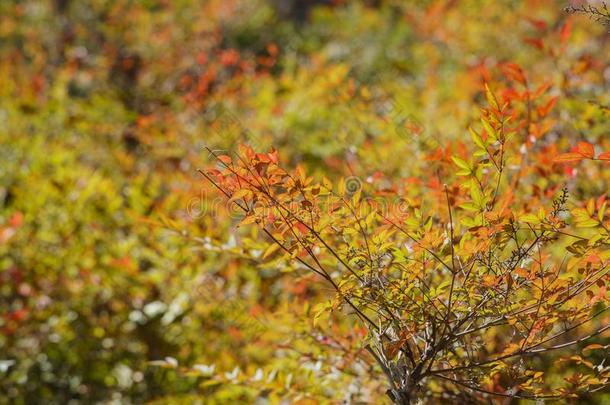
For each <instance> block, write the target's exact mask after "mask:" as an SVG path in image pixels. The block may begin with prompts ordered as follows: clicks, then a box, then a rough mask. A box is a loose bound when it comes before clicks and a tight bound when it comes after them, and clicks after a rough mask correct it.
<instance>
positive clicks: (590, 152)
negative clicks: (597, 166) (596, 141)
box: [576, 142, 595, 159]
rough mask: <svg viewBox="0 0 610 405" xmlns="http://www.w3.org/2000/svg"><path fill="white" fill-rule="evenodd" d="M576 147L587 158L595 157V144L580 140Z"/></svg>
mask: <svg viewBox="0 0 610 405" xmlns="http://www.w3.org/2000/svg"><path fill="white" fill-rule="evenodd" d="M576 149H577V151H578V153H580V154H581V155H583V157H586V158H587V159H593V158H594V157H595V150H594V149H593V145H591V144H590V143H589V142H578V146H577V148H576Z"/></svg>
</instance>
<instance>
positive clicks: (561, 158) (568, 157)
mask: <svg viewBox="0 0 610 405" xmlns="http://www.w3.org/2000/svg"><path fill="white" fill-rule="evenodd" d="M582 159H584V157H583V155H582V154H580V153H575V152H570V153H562V154H560V155H557V156H555V159H553V162H555V163H572V162H579V161H581V160H582Z"/></svg>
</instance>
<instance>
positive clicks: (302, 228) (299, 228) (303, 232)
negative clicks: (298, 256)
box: [294, 222, 309, 234]
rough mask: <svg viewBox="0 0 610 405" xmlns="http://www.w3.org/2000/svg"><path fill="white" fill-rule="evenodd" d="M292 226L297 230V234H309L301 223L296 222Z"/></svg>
mask: <svg viewBox="0 0 610 405" xmlns="http://www.w3.org/2000/svg"><path fill="white" fill-rule="evenodd" d="M294 226H295V227H296V228H297V229H298V230H299V232H301V233H302V234H307V233H308V232H309V229H307V227H306V226H305V225H303V224H302V223H301V222H297V223H295V224H294Z"/></svg>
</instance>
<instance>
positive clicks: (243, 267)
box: [0, 0, 610, 403]
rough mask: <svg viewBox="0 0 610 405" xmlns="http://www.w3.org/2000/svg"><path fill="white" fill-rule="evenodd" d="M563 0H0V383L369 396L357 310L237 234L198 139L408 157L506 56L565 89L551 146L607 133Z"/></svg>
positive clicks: (592, 60) (594, 56) (470, 112)
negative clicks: (315, 311)
mask: <svg viewBox="0 0 610 405" xmlns="http://www.w3.org/2000/svg"><path fill="white" fill-rule="evenodd" d="M563 6H565V4H564V3H563V2H561V1H551V0H535V1H525V0H523V1H511V2H497V1H491V0H461V1H459V0H458V1H456V0H427V1H397V0H396V1H394V0H387V1H383V0H378V1H373V0H369V1H320V0H318V1H299V0H292V1H282V0H275V1H264V0H248V1H245V0H207V1H193V0H174V1H170V0H142V1H135V0H91V1H71V0H21V1H20V0H3V1H1V2H0V161H1V164H0V305H1V306H0V309H1V311H0V402H2V403H65V402H70V401H74V402H75V403H76V402H86V403H90V402H97V401H100V402H107V401H108V402H110V401H115V402H122V403H140V402H143V401H156V402H158V403H184V402H186V403H190V402H196V401H200V402H205V403H240V401H241V402H242V403H249V402H252V401H254V400H255V398H259V400H261V399H266V400H267V401H269V402H271V403H273V402H275V401H277V400H279V399H281V398H290V399H291V400H292V401H294V402H299V401H300V402H301V403H315V402H313V401H319V402H325V401H330V402H338V401H340V400H342V399H345V400H347V401H352V402H358V401H364V402H375V403H377V402H379V401H383V400H385V398H384V394H383V389H382V386H383V381H382V379H381V378H375V374H374V372H373V371H371V370H370V367H371V366H370V362H368V361H366V359H364V358H363V357H364V355H363V354H362V353H361V352H359V351H358V350H356V349H354V348H353V347H352V345H353V344H354V342H355V341H356V337H358V336H360V335H361V334H362V333H363V332H362V330H360V329H359V328H358V327H356V326H354V325H353V324H352V323H351V321H350V320H349V319H344V318H342V319H341V321H338V322H337V323H335V324H334V326H333V327H332V328H331V327H330V326H324V325H317V326H315V327H314V326H313V325H312V322H311V320H310V317H308V314H309V311H310V310H311V306H312V305H314V304H315V303H317V302H322V301H323V300H324V298H325V297H326V294H327V291H326V290H324V289H323V288H322V287H320V286H319V285H318V284H316V283H312V281H313V278H311V277H310V276H308V275H307V274H306V273H304V272H302V271H300V270H299V269H295V268H294V267H291V266H289V265H288V264H287V263H279V262H277V261H271V262H269V261H268V260H263V259H262V255H263V252H262V246H263V244H262V243H261V245H257V242H253V240H256V239H255V238H248V239H245V238H242V237H243V236H244V235H243V233H244V232H245V231H241V230H240V229H235V227H234V226H233V225H234V223H235V222H236V221H237V217H236V216H235V215H234V214H235V213H234V212H232V211H231V210H230V209H228V208H227V207H226V206H225V205H224V203H223V202H222V201H221V200H220V199H218V198H217V196H216V194H214V193H212V192H211V190H210V189H209V187H208V185H206V184H205V183H204V182H202V179H201V177H200V176H198V175H197V173H196V168H198V167H201V166H202V165H205V164H207V162H208V161H207V156H206V155H207V153H205V152H203V150H202V147H203V146H204V145H207V146H209V147H210V148H212V149H216V150H228V151H231V150H234V148H236V146H237V145H238V144H239V143H240V142H248V143H250V144H252V145H253V146H255V147H256V148H257V149H260V150H266V149H268V148H269V147H270V146H271V145H273V146H274V147H275V148H277V149H279V150H280V153H281V155H282V157H283V159H284V160H285V161H287V162H289V164H292V165H296V164H301V165H304V166H306V167H307V168H308V170H310V171H312V172H313V173H318V174H324V175H326V176H327V177H329V178H330V179H331V180H333V179H337V178H339V177H340V176H350V175H357V176H362V178H366V176H368V175H370V174H373V173H383V175H385V176H389V177H392V178H398V177H405V178H409V177H411V176H417V175H418V174H420V173H421V168H422V167H423V165H424V164H425V157H426V154H428V153H430V151H432V150H434V149H435V148H437V147H438V146H443V147H444V146H445V145H447V144H448V143H449V142H450V141H459V140H460V139H461V138H463V137H465V136H467V135H466V133H467V132H466V131H465V130H466V128H467V126H468V124H469V123H470V122H471V121H472V120H473V119H474V118H476V117H477V114H478V108H477V103H480V102H481V100H482V97H483V96H482V92H481V89H482V85H483V83H484V82H489V83H491V84H494V83H495V84H497V85H498V86H500V85H501V83H502V82H503V76H502V74H501V72H502V64H503V63H504V62H508V61H510V62H514V63H517V64H519V65H520V66H522V67H523V69H524V71H526V72H527V75H528V78H529V80H530V81H531V83H533V86H539V85H541V84H543V83H545V82H548V83H550V85H551V86H552V88H553V91H554V92H556V93H557V94H560V93H561V95H562V96H563V97H562V98H561V100H560V104H561V105H560V110H561V112H562V113H561V116H560V117H558V119H559V121H558V124H557V125H558V126H557V128H558V130H560V131H563V133H565V134H571V136H572V138H562V139H563V140H562V145H561V146H564V147H565V148H567V147H569V144H568V142H570V139H579V138H583V137H586V138H587V139H588V140H589V141H591V142H598V143H603V142H606V143H607V134H608V129H609V124H608V122H609V121H608V107H607V106H608V105H609V104H610V95H609V92H608V85H609V81H610V67H609V66H608V55H609V54H610V52H609V51H610V46H609V41H608V35H607V34H606V33H605V32H604V28H603V27H602V26H601V25H596V24H595V23H593V22H591V21H588V20H587V19H586V18H583V17H568V16H567V15H565V14H564V13H563V11H562V7H563ZM566 24H569V27H570V32H568V33H566V29H565V26H566ZM568 35H569V41H568V39H567V36H568ZM604 137H606V138H604ZM604 139H605V140H604ZM604 187H607V184H606V185H604V184H603V181H602V182H601V183H600V182H599V181H597V182H596V181H591V182H590V183H587V184H583V185H582V190H581V192H582V193H583V194H587V193H589V192H593V191H595V192H598V191H600V190H603V189H604ZM231 219H234V220H233V221H232V220H231ZM247 232H248V233H250V232H255V231H247ZM250 236H256V235H250ZM287 273H295V274H288V275H287ZM354 353H356V354H354ZM151 361H157V362H160V363H156V364H160V365H161V367H158V366H152V365H151V364H149V362H151ZM153 364H155V363H153ZM176 364H178V367H176ZM183 366H184V368H182V367H183ZM193 370H196V371H198V372H193ZM216 374H220V375H221V376H223V377H222V378H223V381H220V380H219V379H211V378H209V377H210V376H212V375H216ZM261 403H265V402H261Z"/></svg>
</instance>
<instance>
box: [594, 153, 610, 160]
mask: <svg viewBox="0 0 610 405" xmlns="http://www.w3.org/2000/svg"><path fill="white" fill-rule="evenodd" d="M597 159H598V160H605V161H608V162H610V152H604V153H602V154H600V155H599V156H598V157H597Z"/></svg>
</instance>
